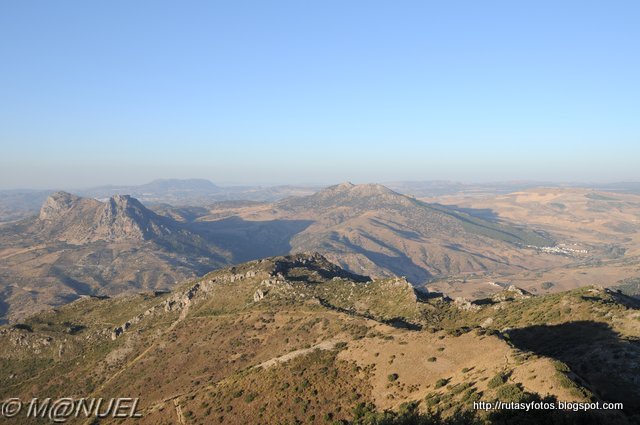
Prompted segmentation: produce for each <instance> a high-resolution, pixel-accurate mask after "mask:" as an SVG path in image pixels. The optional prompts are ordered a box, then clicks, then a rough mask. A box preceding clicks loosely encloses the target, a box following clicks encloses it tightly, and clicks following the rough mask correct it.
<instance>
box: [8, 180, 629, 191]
mask: <svg viewBox="0 0 640 425" xmlns="http://www.w3.org/2000/svg"><path fill="white" fill-rule="evenodd" d="M188 180H203V181H208V182H210V183H213V184H214V185H216V186H218V187H220V188H234V187H264V188H269V187H280V186H292V187H308V188H322V187H328V186H333V185H338V184H342V183H352V184H356V185H362V184H381V185H383V186H384V185H394V184H433V183H442V184H451V185H454V184H461V185H469V186H472V185H486V186H491V185H496V186H498V185H514V186H518V185H525V186H532V187H545V186H549V187H576V188H590V187H595V188H598V187H601V186H605V185H615V184H632V185H640V181H637V180H636V181H633V180H626V181H623V180H618V181H615V180H611V181H599V182H598V181H552V180H547V181H543V180H521V179H512V180H450V179H429V180H354V179H345V180H335V181H333V180H327V181H318V182H304V181H298V182H296V181H293V182H274V183H269V182H245V183H240V182H234V181H216V180H212V179H209V178H206V177H185V178H174V177H159V178H154V179H151V180H140V181H129V182H126V181H125V182H123V183H119V184H118V183H109V182H106V183H102V184H96V185H75V186H74V185H70V186H64V185H43V186H41V187H38V186H31V187H27V186H18V187H14V188H7V187H2V186H0V191H69V192H74V191H85V190H91V189H98V188H118V187H129V186H131V187H136V186H142V185H145V184H149V183H155V182H161V181H182V182H184V181H188Z"/></svg>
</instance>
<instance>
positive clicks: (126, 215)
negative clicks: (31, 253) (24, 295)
mask: <svg viewBox="0 0 640 425" xmlns="http://www.w3.org/2000/svg"><path fill="white" fill-rule="evenodd" d="M36 227H37V228H39V229H40V230H42V231H44V232H45V233H46V234H47V235H48V236H54V237H56V238H58V239H60V240H66V241H68V242H73V243H86V242H94V241H99V240H104V241H111V242H117V241H142V240H149V239H151V238H153V237H156V236H162V235H168V234H170V233H171V227H172V223H171V220H170V219H167V218H165V217H160V216H159V215H157V214H156V213H154V212H153V211H151V210H149V209H147V208H146V207H145V206H144V205H142V204H141V203H140V202H139V201H138V200H137V199H135V198H132V197H130V196H128V195H115V196H112V197H111V198H109V200H108V201H106V202H104V203H103V202H99V201H97V200H94V199H87V198H81V197H79V196H75V195H72V194H70V193H66V192H56V193H54V194H52V195H51V196H50V197H48V198H47V200H46V201H45V202H44V204H43V205H42V208H41V209H40V215H39V216H38V221H37V222H36Z"/></svg>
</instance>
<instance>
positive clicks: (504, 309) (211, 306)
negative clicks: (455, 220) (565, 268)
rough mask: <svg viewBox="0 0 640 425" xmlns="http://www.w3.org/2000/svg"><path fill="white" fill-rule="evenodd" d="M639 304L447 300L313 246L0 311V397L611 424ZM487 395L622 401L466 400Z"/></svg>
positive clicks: (627, 370) (166, 413)
mask: <svg viewBox="0 0 640 425" xmlns="http://www.w3.org/2000/svg"><path fill="white" fill-rule="evenodd" d="M638 307H639V304H638V302H637V301H634V300H633V299H631V298H628V297H626V296H624V295H621V294H618V293H615V292H611V291H608V290H606V289H603V288H597V287H589V288H583V289H580V290H575V291H571V292H564V293H559V294H554V295H545V296H540V297H536V296H531V295H530V294H527V293H526V292H523V291H520V290H518V288H509V289H507V290H505V291H504V292H503V293H500V294H498V295H496V296H494V297H493V298H490V299H486V300H479V301H477V302H473V303H461V302H458V301H452V300H450V299H448V298H446V297H441V296H437V295H434V294H425V293H422V292H417V291H416V290H415V289H414V288H413V287H412V286H411V285H410V284H409V283H408V282H407V281H406V280H404V279H402V278H397V277H393V278H388V279H374V280H372V279H370V278H367V277H364V276H360V275H354V274H353V273H351V272H348V271H346V270H343V269H341V268H339V267H337V266H335V265H333V264H331V263H330V262H329V261H327V260H326V259H325V258H324V257H323V256H321V255H319V254H313V253H310V254H298V255H293V256H284V257H275V258H267V259H262V260H256V261H252V262H249V263H245V264H240V265H236V266H234V267H231V268H226V269H221V270H217V271H215V272H212V273H209V274H207V275H206V276H204V277H203V278H201V279H198V280H194V281H191V282H188V283H185V284H184V285H182V286H180V287H178V288H176V290H175V291H173V292H171V293H151V292H149V293H141V294H136V295H132V296H124V297H116V298H111V299H96V298H83V299H80V300H77V301H75V302H73V303H71V304H68V305H66V306H64V307H61V308H59V309H57V310H56V311H54V312H47V313H40V314H37V315H35V316H32V317H30V318H28V319H26V320H24V321H22V322H20V323H18V324H15V325H13V326H3V327H0V362H1V364H2V366H1V368H2V370H3V374H2V375H0V398H3V399H4V398H8V397H18V398H23V399H29V398H30V397H31V396H32V395H33V394H34V390H35V389H37V395H38V396H39V397H54V398H55V397H61V396H66V397H68V396H73V397H113V396H122V397H138V398H140V403H139V412H140V413H141V415H142V418H139V419H134V420H129V421H127V420H121V419H117V420H113V419H109V418H106V419H103V420H101V421H100V423H138V424H175V423H181V424H211V423H229V424H236V423H237V424H244V423H248V422H252V423H257V422H259V423H300V422H304V423H316V424H321V423H327V422H328V423H335V422H336V421H337V423H353V424H377V423H392V424H395V423H397V424H401V423H430V424H444V423H448V424H476V423H477V424H480V423H501V424H519V423H523V422H522V421H523V420H525V419H526V420H529V421H534V422H531V423H549V424H584V423H608V424H627V423H634V422H633V421H634V419H633V418H634V417H635V418H636V420H637V418H638V414H639V413H640V404H638V400H640V382H639V381H638V376H640V369H638V368H639V366H638V364H637V359H638V358H639V357H640V344H639V342H638V338H639V337H640V333H639V329H640V328H639V327H638V326H637V324H638V314H639V312H638ZM496 399H497V400H501V401H504V402H528V401H536V400H538V401H543V400H544V401H546V402H553V401H564V402H567V401H580V402H588V401H600V402H602V401H612V402H622V403H624V410H623V411H621V410H615V411H589V412H587V413H584V412H582V413H581V412H571V411H555V412H554V411H544V410H543V411H536V412H527V413H526V415H527V416H526V417H524V416H523V415H525V413H523V412H519V411H508V410H505V411H501V412H500V411H493V412H484V411H474V410H473V407H472V405H473V402H474V401H476V402H477V401H494V400H496ZM383 411H386V413H383ZM384 418H386V419H385V420H386V422H383V421H382V419H384ZM116 421H117V422H116ZM420 421H421V422H420Z"/></svg>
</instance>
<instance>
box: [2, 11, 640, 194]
mask: <svg viewBox="0 0 640 425" xmlns="http://www.w3.org/2000/svg"><path fill="white" fill-rule="evenodd" d="M638 22H640V2H638V1H626V2H625V1H604V0H603V1H598V2H596V1H587V0H582V1H539V0H538V1H476V0H474V1H437V2H436V1H415V2H411V1H384V2H383V1H372V0H368V1H345V0H340V1H328V0H323V1H291V2H280V1H253V2H249V1H202V2H196V1H172V2H165V1H158V0H154V1H63V0H56V1H31V0H19V1H4V2H1V3H0V148H1V149H0V188H13V187H55V188H57V187H82V186H91V185H96V184H105V183H116V184H122V183H142V182H145V181H148V180H151V179H154V178H160V177H204V178H209V179H211V180H213V181H214V182H217V183H262V184H274V183H275V184H277V183H332V182H338V181H342V180H351V181H354V182H364V181H389V180H429V179H454V180H464V181H488V180H511V179H535V180H562V181H615V180H636V181H637V180H640V171H639V170H640V25H639V24H638Z"/></svg>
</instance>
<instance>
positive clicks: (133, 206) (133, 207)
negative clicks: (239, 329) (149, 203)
mask: <svg viewBox="0 0 640 425" xmlns="http://www.w3.org/2000/svg"><path fill="white" fill-rule="evenodd" d="M153 218H155V214H154V213H152V212H151V211H149V210H148V209H147V208H145V207H144V206H143V205H142V204H141V203H140V202H139V201H138V200H137V199H134V198H132V197H130V196H128V195H115V196H113V197H111V198H109V200H108V201H107V202H106V203H105V205H104V208H103V210H102V213H101V215H100V218H99V220H98V227H97V229H96V236H99V237H104V238H105V239H109V240H122V239H128V240H131V239H137V240H142V239H146V238H148V237H149V234H150V233H151V232H152V227H157V226H153V225H152V223H151V220H152V219H153Z"/></svg>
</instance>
